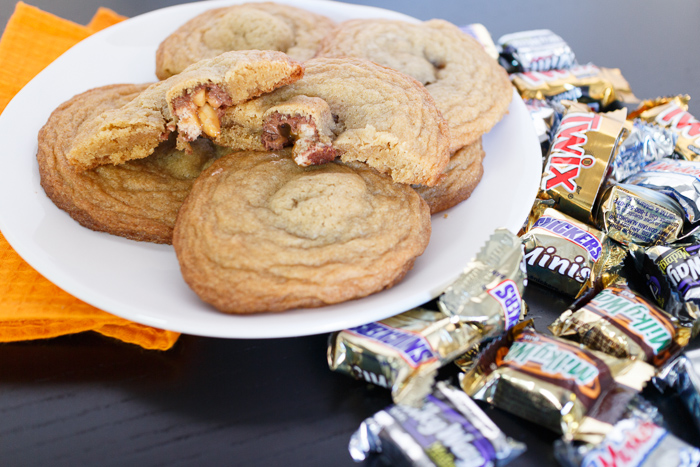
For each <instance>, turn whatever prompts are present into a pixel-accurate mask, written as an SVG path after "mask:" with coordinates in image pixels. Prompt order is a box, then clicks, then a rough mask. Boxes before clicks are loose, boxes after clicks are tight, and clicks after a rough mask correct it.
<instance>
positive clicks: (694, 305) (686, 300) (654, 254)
mask: <svg viewBox="0 0 700 467" xmlns="http://www.w3.org/2000/svg"><path fill="white" fill-rule="evenodd" d="M629 251H630V254H631V256H632V258H633V259H634V265H635V267H636V269H637V271H639V272H640V274H641V275H642V276H643V278H644V280H645V281H646V285H647V288H648V290H649V292H650V293H651V295H652V297H653V298H654V300H655V301H656V304H657V305H659V306H660V307H661V308H663V309H664V310H665V311H666V312H667V313H669V314H670V315H671V316H673V317H674V318H676V319H678V321H679V323H680V324H681V325H682V326H684V327H687V328H690V330H691V335H692V336H695V335H697V333H698V331H700V319H698V318H699V317H700V255H698V252H699V251H700V243H691V244H677V245H657V246H653V247H649V248H644V247H641V246H638V245H630V250H629Z"/></svg>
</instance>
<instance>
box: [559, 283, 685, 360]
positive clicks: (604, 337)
mask: <svg viewBox="0 0 700 467" xmlns="http://www.w3.org/2000/svg"><path fill="white" fill-rule="evenodd" d="M549 330H550V331H551V332H552V334H554V335H555V336H558V337H564V338H569V339H573V340H576V341H577V342H580V343H581V344H583V345H585V346H586V347H588V348H589V349H593V350H599V351H601V352H605V353H607V354H610V355H612V356H614V357H618V358H632V359H641V360H643V361H645V362H648V363H650V364H653V365H654V366H657V367H658V366H661V365H662V364H663V363H664V362H666V361H667V360H669V359H670V358H671V357H673V356H675V355H676V354H678V353H679V352H680V350H681V348H682V347H683V346H685V345H686V344H687V343H688V340H689V339H690V330H689V329H687V328H683V327H681V326H680V325H679V323H678V320H677V319H675V318H674V317H673V316H671V315H669V314H668V313H666V312H665V311H663V310H661V309H660V308H658V307H657V306H656V305H655V304H653V303H651V302H650V301H648V300H647V299H645V298H644V297H642V296H641V295H639V294H637V293H635V292H633V291H632V290H630V288H629V287H627V285H625V284H619V285H615V286H611V287H608V288H606V289H605V290H603V291H602V292H600V293H599V294H598V295H596V296H595V297H594V298H593V299H592V300H591V301H589V302H588V303H587V304H585V305H584V306H582V307H581V308H579V309H577V310H567V311H565V312H564V313H563V314H562V315H561V316H560V317H559V318H557V319H556V320H555V321H554V322H553V323H552V324H551V325H550V326H549Z"/></svg>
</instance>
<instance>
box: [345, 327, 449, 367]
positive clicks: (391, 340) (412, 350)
mask: <svg viewBox="0 0 700 467" xmlns="http://www.w3.org/2000/svg"><path fill="white" fill-rule="evenodd" d="M346 331H348V332H352V333H355V334H359V335H360V336H364V337H367V338H369V339H372V340H373V341H375V342H379V343H381V344H384V345H385V346H388V347H390V348H392V349H394V350H395V351H397V352H398V353H399V355H401V358H403V359H404V360H405V361H406V363H408V364H409V365H410V366H411V367H412V368H417V367H418V366H419V365H421V364H423V363H426V362H428V361H431V360H436V359H437V358H438V355H437V353H436V352H435V350H433V347H432V346H431V345H430V343H429V342H428V341H427V339H426V338H425V337H423V336H421V335H419V334H415V333H412V332H410V331H404V330H401V329H396V328H392V327H391V326H387V325H386V324H382V323H377V322H375V323H367V324H363V325H361V326H357V327H354V328H351V329H347V330H346Z"/></svg>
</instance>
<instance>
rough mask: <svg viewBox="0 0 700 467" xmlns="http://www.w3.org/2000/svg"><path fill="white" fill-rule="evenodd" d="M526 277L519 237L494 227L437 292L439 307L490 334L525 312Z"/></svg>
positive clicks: (510, 324)
mask: <svg viewBox="0 0 700 467" xmlns="http://www.w3.org/2000/svg"><path fill="white" fill-rule="evenodd" d="M526 277H527V273H526V271H525V263H524V262H523V246H522V243H521V241H520V239H519V238H518V237H517V236H516V235H513V234H512V233H511V232H510V231H508V230H506V229H497V230H496V231H495V232H494V233H493V234H492V235H491V237H490V238H489V239H488V241H487V242H486V244H485V245H484V246H483V247H482V248H481V250H480V251H479V253H477V255H476V258H474V259H473V260H472V261H471V262H470V264H469V265H468V266H467V267H466V268H465V269H464V272H463V273H462V274H461V275H460V276H459V277H458V278H457V280H455V281H454V282H453V283H452V284H451V285H449V286H448V287H447V288H446V289H445V291H444V292H443V294H442V295H440V298H439V299H438V308H439V309H440V311H442V312H443V313H445V314H446V315H448V316H453V317H456V318H458V319H459V320H461V321H465V322H468V323H471V324H478V325H479V327H480V328H481V329H482V333H483V334H484V335H485V336H486V337H493V336H495V335H497V334H500V333H501V332H503V331H505V330H507V329H510V328H511V327H513V326H514V325H515V324H516V323H518V322H519V321H520V319H521V317H522V316H524V309H525V308H524V306H523V302H522V293H523V290H524V289H525V284H526ZM465 351H466V349H465Z"/></svg>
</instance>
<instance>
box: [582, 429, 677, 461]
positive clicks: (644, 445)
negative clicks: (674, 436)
mask: <svg viewBox="0 0 700 467" xmlns="http://www.w3.org/2000/svg"><path fill="white" fill-rule="evenodd" d="M666 434H667V432H666V431H665V430H664V429H662V428H660V427H658V426H656V425H654V424H653V423H651V422H640V421H639V420H623V421H621V422H618V424H617V425H616V426H615V430H614V431H613V432H612V433H610V434H609V435H608V436H607V437H606V438H605V441H603V443H601V444H600V445H599V446H598V447H596V448H595V449H593V450H591V451H590V452H589V453H588V455H586V457H585V458H584V459H583V462H582V463H581V467H612V466H615V467H623V466H625V467H627V466H629V467H636V466H639V465H642V463H643V462H644V460H645V459H646V457H647V456H648V455H649V453H651V452H652V451H653V450H654V449H656V446H657V445H658V443H659V442H660V441H661V440H662V439H663V438H664V437H665V436H666Z"/></svg>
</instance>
